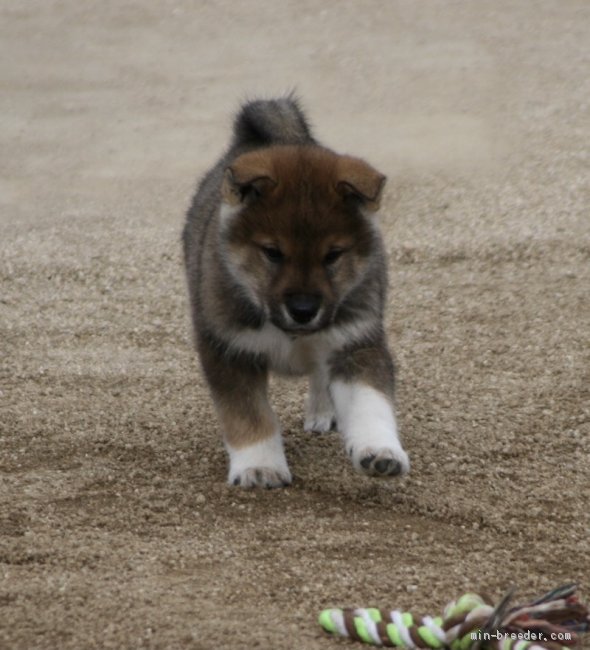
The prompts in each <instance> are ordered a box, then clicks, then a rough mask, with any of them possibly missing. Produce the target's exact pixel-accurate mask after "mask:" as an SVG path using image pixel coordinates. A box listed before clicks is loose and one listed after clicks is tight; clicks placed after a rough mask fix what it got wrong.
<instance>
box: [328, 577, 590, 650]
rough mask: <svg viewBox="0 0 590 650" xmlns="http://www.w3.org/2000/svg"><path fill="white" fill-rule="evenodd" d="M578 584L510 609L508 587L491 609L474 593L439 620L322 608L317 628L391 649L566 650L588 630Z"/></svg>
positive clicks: (452, 605) (589, 616)
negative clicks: (577, 594)
mask: <svg viewBox="0 0 590 650" xmlns="http://www.w3.org/2000/svg"><path fill="white" fill-rule="evenodd" d="M575 592H576V585H564V586H563V587H559V588H558V589H554V590H553V591H550V592H549V593H547V594H545V595H544V596H542V597H541V598H539V599H537V600H535V601H533V602H531V603H525V604H523V605H516V606H511V605H510V601H511V600H512V596H513V595H514V589H511V590H510V591H509V592H508V593H507V594H506V595H505V596H504V598H503V599H502V600H501V601H500V603H499V604H498V605H496V606H495V607H494V606H493V605H492V604H490V603H489V602H488V601H486V600H485V599H484V598H482V597H481V596H479V595H478V594H472V593H467V594H464V595H463V596H461V597H460V598H459V599H458V600H454V601H452V602H450V603H449V604H448V605H447V606H446V607H445V610H444V613H443V615H442V616H437V617H431V616H424V617H421V618H420V617H416V616H413V615H412V614H410V613H409V612H401V611H399V610H393V611H390V610H384V609H377V608H368V609H325V610H324V611H323V612H322V613H321V614H320V617H319V623H320V625H321V626H322V627H323V628H324V630H326V632H329V633H331V634H334V635H337V636H344V637H350V638H351V639H355V640H356V641H364V642H365V643H371V644H372V645H378V646H386V647H390V648H441V649H445V650H565V649H566V648H568V647H571V646H574V645H576V644H577V641H578V635H577V634H576V633H578V632H587V631H588V630H589V629H590V614H589V612H588V607H586V606H585V605H583V604H582V603H580V602H579V601H578V598H577V596H576V595H575Z"/></svg>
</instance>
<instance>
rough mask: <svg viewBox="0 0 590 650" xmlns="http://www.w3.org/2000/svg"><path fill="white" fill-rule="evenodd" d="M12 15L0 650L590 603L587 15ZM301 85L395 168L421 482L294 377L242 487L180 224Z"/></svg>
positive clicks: (1, 401)
mask: <svg viewBox="0 0 590 650" xmlns="http://www.w3.org/2000/svg"><path fill="white" fill-rule="evenodd" d="M0 13H1V15H0V82H1V92H0V277H1V280H0V647H1V648H2V649H4V648H6V649H7V650H13V649H18V650H21V649H23V650H37V649H38V650H53V649H57V648H59V649H60V650H86V649H90V648H100V649H106V648H113V649H124V650H133V649H135V648H149V649H153V650H156V649H158V650H159V649H162V650H168V649H177V648H179V649H180V648H187V649H206V650H209V649H222V648H223V649H225V648H228V649H229V648H231V649H234V648H235V649H245V648H248V649H249V648H264V649H272V648H297V649H300V648H304V649H306V650H307V649H309V650H329V649H330V648H334V649H336V648H343V649H344V648H346V647H360V646H354V644H348V643H347V642H338V641H336V640H333V639H330V638H328V637H327V636H325V635H324V634H323V633H322V631H321V630H320V628H319V627H318V625H317V623H316V619H317V615H318V613H319V611H320V610H321V609H322V608H324V607H330V606H347V605H361V606H368V605H372V604H375V605H380V606H384V607H387V606H399V607H408V608H411V609H412V610H413V611H416V612H420V611H421V612H423V613H431V614H437V613H439V611H440V610H441V608H442V606H443V605H444V604H445V603H446V602H447V601H448V600H450V599H451V598H454V597H456V596H458V595H459V594H461V593H462V592H464V591H466V590H477V589H479V588H482V589H485V590H486V591H487V592H489V593H490V594H492V595H494V596H495V597H499V596H500V595H501V594H502V593H503V592H504V590H505V589H506V588H507V587H508V586H509V585H511V584H516V585H518V587H519V592H520V594H521V596H522V597H529V596H533V595H535V594H537V593H540V592H542V591H543V590H546V589H549V588H551V587H553V586H555V585H557V584H559V583H562V582H565V581H578V582H579V583H580V584H581V587H582V594H583V596H584V597H585V598H586V599H588V597H589V595H590V534H589V531H590V514H589V509H588V500H589V497H590V464H589V462H588V458H589V454H590V399H589V398H590V300H589V287H590V263H589V262H590V216H589V212H588V206H589V204H590V201H589V199H590V189H589V178H590V174H589V157H588V142H589V136H590V115H589V112H590V111H589V106H590V101H589V98H590V75H589V74H588V71H589V70H590V40H589V39H588V33H589V28H590V5H589V4H588V2H586V1H583V0H582V1H579V2H575V1H573V0H554V1H545V0H538V1H537V2H534V3H533V2H530V3H529V2H509V1H508V0H495V1H493V2H492V1H488V0H478V2H469V1H467V0H465V1H452V0H450V1H448V2H437V1H434V0H424V1H422V2H411V1H409V0H388V1H385V0H355V1H352V0H330V1H327V2H316V1H314V2H312V1H310V0H278V1H277V2H274V3H268V2H262V0H246V1H244V2H235V1H230V0H223V1H213V0H211V1H205V0H201V1H199V2H189V1H188V0H166V1H164V0H162V1H156V0H145V1H142V2H139V1H131V0H124V1H121V2H106V3H105V2H97V1H90V0H81V1H79V2H73V1H71V0H68V1H57V0H44V1H43V2H41V1H38V2H34V1H33V0H25V1H23V2H20V3H4V4H3V5H2V8H1V9H0ZM292 88H296V89H297V91H298V93H299V95H300V96H301V97H302V99H303V103H304V105H305V106H306V108H307V111H308V113H309V115H310V117H311V120H312V122H313V124H314V126H315V131H316V134H317V135H318V137H319V138H320V139H321V140H322V141H323V142H324V143H326V144H327V145H329V146H331V147H333V148H335V149H336V150H338V151H342V152H347V153H352V154H355V155H360V156H364V157H366V158H367V159H368V160H369V161H370V162H371V163H372V164H373V165H375V166H376V167H377V168H378V169H380V170H381V171H383V172H384V173H386V174H387V175H388V177H389V183H388V191H387V197H386V200H385V205H384V210H383V213H382V216H381V221H382V228H383V232H384V234H385V238H386V242H387V246H388V250H389V252H390V260H391V290H390V297H389V310H388V332H389V337H390V342H391V346H392V349H393V350H394V353H395V357H396V360H397V365H398V369H399V375H398V377H399V381H398V386H399V388H398V394H397V402H398V411H399V420H400V429H401V432H402V436H403V438H404V442H405V446H406V448H407V450H408V452H409V453H410V456H411V460H412V472H411V474H410V475H409V476H408V477H407V478H406V479H403V480H392V481H379V480H375V479H369V478H365V477H362V476H359V475H357V474H356V473H354V471H353V470H352V468H351V466H350V464H349V462H348V460H347V459H346V457H345V454H344V451H343V449H342V447H341V444H340V441H339V439H338V436H337V435H336V434H328V435H322V436H316V435H311V434H306V433H304V432H303V430H302V429H303V428H302V413H303V401H304V395H305V385H304V384H303V383H302V382H299V381H294V382H290V381H283V380H280V381H276V382H275V383H274V384H273V402H274V404H275V405H276V409H277V412H278V413H279V414H280V417H281V420H282V422H283V425H284V429H285V439H286V447H287V455H288V458H289V462H290V465H291V469H292V470H293V473H294V475H295V481H294V484H293V486H292V487H291V488H289V489H286V490H283V491H273V492H264V491H256V492H243V491H239V490H236V489H231V488H229V487H228V486H226V484H225V475H226V458H225V452H224V450H223V447H222V445H221V442H220V438H219V432H218V428H217V424H216V421H215V416H214V413H213V409H212V405H211V402H210V399H209V397H208V394H207V390H206V386H205V384H204V382H203V379H202V378H201V376H200V373H199V369H198V364H197V362H196V359H195V355H194V354H193V351H192V347H191V334H190V325H189V318H188V307H187V299H186V289H185V284H184V275H183V269H182V263H181V257H180V231H181V227H182V222H183V218H184V211H185V209H186V207H187V206H188V203H189V199H190V196H191V193H192V191H193V188H194V184H195V182H196V179H197V177H198V176H199V175H200V174H201V173H202V172H203V171H205V170H206V169H207V168H208V167H209V166H210V165H211V164H212V163H213V162H214V161H215V160H216V158H217V157H218V155H219V154H220V153H221V151H222V150H223V148H224V147H225V146H226V143H227V141H228V138H229V127H230V123H231V116H232V114H233V112H234V111H235V110H236V108H237V106H238V105H239V103H240V102H241V101H242V100H243V99H244V98H247V97H254V96H260V95H262V96H274V95H277V94H281V93H283V92H285V91H287V90H290V89H292ZM586 647H590V639H588V640H587V641H586Z"/></svg>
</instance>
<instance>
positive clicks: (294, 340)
mask: <svg viewBox="0 0 590 650" xmlns="http://www.w3.org/2000/svg"><path fill="white" fill-rule="evenodd" d="M374 326H375V321H374V320H359V321H356V322H354V323H350V324H348V325H341V326H337V327H336V326H333V327H330V328H328V329H326V330H322V331H321V332H317V333H315V334H309V335H307V336H297V337H293V336H289V335H288V334H286V333H285V332H283V331H282V330H280V329H279V328H278V327H275V326H274V325H272V324H271V323H266V324H265V325H264V326H263V327H262V328H261V329H259V330H240V331H235V332H231V333H229V336H227V335H226V336H227V340H228V343H229V345H230V347H231V348H232V349H234V350H236V351H240V350H243V351H248V352H251V353H254V354H263V355H266V356H267V358H268V360H269V363H270V368H271V370H273V371H275V372H278V373H279V374H285V375H307V374H311V373H312V372H313V370H314V369H315V368H317V367H318V366H319V365H323V364H324V363H325V362H326V360H327V359H328V357H329V356H330V354H331V353H332V352H335V351H337V350H339V349H341V348H342V347H344V346H345V345H347V344H350V343H353V342H354V341H355V340H356V339H359V338H361V337H363V336H365V335H366V334H367V333H368V331H370V329H371V327H374Z"/></svg>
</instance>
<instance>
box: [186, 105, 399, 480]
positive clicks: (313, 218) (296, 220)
mask: <svg viewBox="0 0 590 650" xmlns="http://www.w3.org/2000/svg"><path fill="white" fill-rule="evenodd" d="M234 134H235V137H234V142H233V144H232V146H231V148H230V149H229V151H228V153H227V154H226V155H225V156H224V157H223V158H222V159H221V160H220V162H219V163H218V165H217V166H216V167H214V168H213V169H212V170H211V171H210V172H209V173H208V174H207V175H206V176H205V178H204V179H203V181H202V182H201V184H200V186H199V190H198V192H197V194H196V196H195V198H194V200H193V205H192V206H191V209H190V210H189V214H188V219H187V224H186V227H185V231H184V247H185V261H186V268H187V278H188V283H189V294H190V298H191V305H192V310H193V321H194V325H195V338H196V342H197V347H198V350H199V355H200V359H201V363H202V366H203V370H204V372H205V374H206V376H207V380H208V382H209V385H210V388H211V392H212V395H213V398H214V401H215V404H216V407H217V410H218V414H219V418H220V422H221V426H222V429H223V433H224V437H225V441H226V443H227V445H228V448H229V451H230V458H231V457H232V454H234V456H233V458H234V459H235V458H238V456H239V454H238V456H236V453H237V452H236V450H237V451H238V452H239V450H240V449H244V450H246V449H248V447H250V446H252V447H256V444H255V443H260V442H261V441H265V440H271V439H275V438H276V436H277V435H278V432H279V424H278V420H277V418H276V417H275V416H274V414H273V412H272V410H271V408H270V405H269V402H268V398H267V396H266V391H267V383H268V373H269V371H270V370H274V371H277V372H281V373H284V374H304V373H308V374H311V375H313V377H314V380H313V381H312V383H313V384H314V386H316V388H317V387H319V388H318V390H320V391H323V394H322V395H320V396H318V397H317V398H316V400H315V401H316V407H314V408H317V409H325V408H330V400H331V398H330V396H329V394H328V391H329V386H330V382H332V381H336V380H342V381H344V382H349V383H354V382H361V383H362V384H365V385H369V386H371V387H374V388H376V389H377V390H378V391H379V392H382V393H383V394H384V395H385V396H386V397H387V398H389V399H391V397H392V393H393V364H392V362H391V357H390V355H389V352H388V350H387V345H386V343H385V338H384V333H383V326H382V317H383V304H384V300H385V291H386V285H387V277H386V263H385V255H384V250H383V244H382V241H381V238H380V235H379V233H378V231H377V228H376V227H375V224H374V223H373V220H372V215H371V214H370V213H372V212H375V211H376V210H377V209H378V207H379V204H380V200H381V195H382V191H383V186H384V183H385V176H383V174H381V173H379V172H378V171H377V170H375V169H374V168H373V167H371V166H370V165H369V164H368V163H366V162H364V161H363V160H360V159H358V158H354V157H352V156H343V155H338V154H336V153H334V152H333V151H330V150H329V149H326V148H324V147H321V146H319V145H318V144H317V143H316V142H315V140H314V139H313V137H312V136H311V134H310V131H309V128H308V126H307V123H306V121H305V118H304V116H303V114H302V113H301V111H300V109H299V107H298V105H297V103H296V102H294V101H293V100H292V99H286V100H271V101H259V102H253V103H251V104H248V105H246V106H245V107H244V108H243V109H242V112H241V113H240V114H239V116H238V118H237V120H236V124H235V127H234ZM318 373H319V374H318ZM322 373H325V377H324V375H323V374H322ZM322 377H324V378H323V379H322ZM326 404H327V406H326ZM318 418H319V419H318ZM316 420H318V421H320V420H321V423H320V425H318V426H321V427H323V429H322V430H325V428H326V427H329V425H330V417H329V416H326V415H325V413H324V414H323V415H322V414H319V415H318V414H312V417H311V421H312V422H315V421H316ZM268 444H270V443H268ZM269 449H270V447H269ZM276 449H279V448H276ZM276 449H275V452H273V453H274V456H272V457H273V458H274V459H275V461H276V462H275V461H273V462H274V463H275V466H273V468H270V469H268V468H266V469H265V468H264V467H253V468H246V469H245V470H244V469H243V468H242V469H240V470H239V471H238V470H236V473H235V474H234V475H232V469H231V467H230V479H231V481H232V482H235V481H237V482H238V483H239V482H240V481H241V480H243V481H245V484H246V485H267V486H271V487H274V486H278V485H284V484H285V483H286V482H288V481H289V480H290V476H289V475H288V470H287V469H286V465H281V463H282V461H280V462H279V461H278V460H277V458H279V456H280V453H282V452H280V451H276ZM248 453H249V452H248ZM269 453H270V452H269ZM367 453H369V452H367ZM387 454H389V450H386V455H387ZM271 455H272V454H271ZM246 457H248V458H249V456H247V454H246V453H245V455H243V458H246ZM388 457H389V456H387V458H388ZM369 460H370V464H371V467H373V465H374V464H375V463H379V462H380V457H379V456H377V455H375V454H373V455H371V456H370V459H369ZM232 462H233V461H232ZM236 462H238V465H239V461H236ZM248 462H249V461H248ZM383 462H385V463H386V464H387V463H389V460H387V459H385V460H384V461H383ZM277 463H278V465H277ZM358 463H360V460H359V459H357V464H358ZM271 464H272V463H271ZM279 466H280V467H282V469H281V468H280V467H279ZM362 467H365V466H364V465H362ZM277 468H278V469H277ZM249 469H253V470H254V471H253V472H250V471H249ZM393 469H395V468H394V466H393V465H391V464H388V468H386V470H384V473H391V472H392V471H393ZM242 470H243V471H242ZM258 470H264V471H262V473H261V472H259V471H258ZM267 470H268V471H267ZM370 471H373V470H370ZM232 476H233V477H232Z"/></svg>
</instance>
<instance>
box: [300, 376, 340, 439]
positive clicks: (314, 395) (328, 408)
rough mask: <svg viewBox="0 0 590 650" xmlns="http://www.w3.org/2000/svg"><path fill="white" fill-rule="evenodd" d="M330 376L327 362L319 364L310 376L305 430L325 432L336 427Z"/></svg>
mask: <svg viewBox="0 0 590 650" xmlns="http://www.w3.org/2000/svg"><path fill="white" fill-rule="evenodd" d="M329 383H330V376H329V373H328V368H327V366H326V365H325V364H319V365H318V366H316V368H315V369H314V371H313V373H312V375H311V376H310V378H309V394H308V396H307V405H306V411H305V422H304V425H303V428H304V429H305V431H314V432H316V433H323V432H325V431H331V430H332V429H334V428H335V427H336V412H335V411H334V403H333V402H332V396H331V395H330V388H329Z"/></svg>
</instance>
